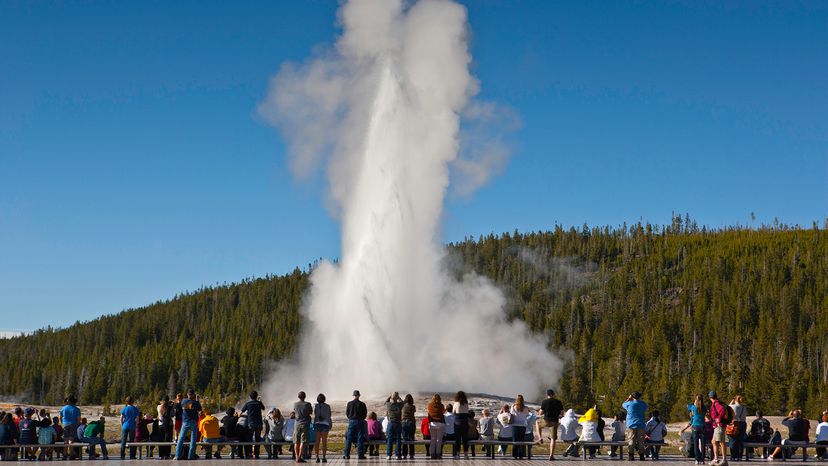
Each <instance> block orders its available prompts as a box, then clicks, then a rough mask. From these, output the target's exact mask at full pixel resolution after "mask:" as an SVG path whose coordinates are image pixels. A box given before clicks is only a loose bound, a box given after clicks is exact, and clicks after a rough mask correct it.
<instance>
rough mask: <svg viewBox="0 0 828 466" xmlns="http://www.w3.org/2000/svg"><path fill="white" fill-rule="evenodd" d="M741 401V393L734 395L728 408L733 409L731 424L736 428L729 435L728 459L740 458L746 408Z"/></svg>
mask: <svg viewBox="0 0 828 466" xmlns="http://www.w3.org/2000/svg"><path fill="white" fill-rule="evenodd" d="M743 403H744V399H743V398H742V395H736V396H735V397H734V398H733V400H732V401H731V402H730V408H731V409H732V410H733V425H734V427H735V428H736V432H734V433H733V435H731V436H730V459H731V460H733V461H741V460H742V452H743V450H744V446H743V445H744V443H745V434H746V433H747V410H746V409H745V405H744V404H743Z"/></svg>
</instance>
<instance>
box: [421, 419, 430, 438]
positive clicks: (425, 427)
mask: <svg viewBox="0 0 828 466" xmlns="http://www.w3.org/2000/svg"><path fill="white" fill-rule="evenodd" d="M420 432H422V433H423V437H425V436H431V433H430V432H429V430H428V416H426V417H424V418H423V422H421V423H420Z"/></svg>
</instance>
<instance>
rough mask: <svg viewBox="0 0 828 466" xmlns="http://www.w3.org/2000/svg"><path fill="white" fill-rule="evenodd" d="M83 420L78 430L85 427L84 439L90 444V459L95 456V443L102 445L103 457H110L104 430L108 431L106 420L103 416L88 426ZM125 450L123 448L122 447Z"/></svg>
mask: <svg viewBox="0 0 828 466" xmlns="http://www.w3.org/2000/svg"><path fill="white" fill-rule="evenodd" d="M83 424H84V423H83V422H81V424H80V426H78V430H79V431H80V428H81V427H83V437H82V438H83V441H84V442H85V443H88V444H89V459H94V458H95V445H100V446H101V454H102V455H103V459H105V460H106V459H109V454H108V453H107V451H106V440H105V439H104V432H106V420H105V419H104V417H103V416H101V417H100V419H98V420H97V421H92V422H90V423H89V424H87V425H86V426H84V425H83ZM121 451H123V448H121ZM122 455H123V453H122Z"/></svg>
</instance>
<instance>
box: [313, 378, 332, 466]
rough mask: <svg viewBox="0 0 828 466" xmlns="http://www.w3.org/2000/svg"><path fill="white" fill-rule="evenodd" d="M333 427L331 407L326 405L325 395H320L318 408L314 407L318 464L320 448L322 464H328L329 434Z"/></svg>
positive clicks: (314, 447) (317, 401)
mask: <svg viewBox="0 0 828 466" xmlns="http://www.w3.org/2000/svg"><path fill="white" fill-rule="evenodd" d="M332 425H333V418H332V417H331V405H329V404H328V403H325V395H324V394H322V393H320V394H319V396H317V397H316V406H314V407H313V432H314V434H315V435H316V438H315V439H314V444H313V449H314V450H316V462H317V463H318V462H319V448H320V447H321V448H322V462H323V463H327V462H328V432H330V430H331V426H332Z"/></svg>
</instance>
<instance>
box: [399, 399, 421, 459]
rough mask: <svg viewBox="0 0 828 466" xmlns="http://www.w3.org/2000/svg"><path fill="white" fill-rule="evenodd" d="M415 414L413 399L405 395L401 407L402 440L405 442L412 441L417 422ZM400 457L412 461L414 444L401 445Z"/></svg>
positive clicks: (415, 408)
mask: <svg viewBox="0 0 828 466" xmlns="http://www.w3.org/2000/svg"><path fill="white" fill-rule="evenodd" d="M416 412H417V407H416V406H414V397H413V396H411V394H410V393H409V394H407V395H405V400H404V402H403V407H402V422H401V425H400V426H401V429H402V439H403V440H404V441H406V442H413V441H414V431H415V430H416V428H417V420H416V418H415V417H414V414H415V413H416ZM402 457H403V458H410V459H414V444H413V443H412V444H410V445H409V444H407V443H406V444H403V446H402Z"/></svg>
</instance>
